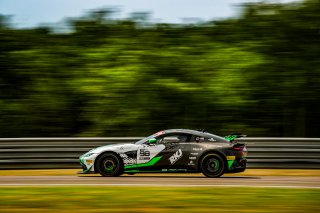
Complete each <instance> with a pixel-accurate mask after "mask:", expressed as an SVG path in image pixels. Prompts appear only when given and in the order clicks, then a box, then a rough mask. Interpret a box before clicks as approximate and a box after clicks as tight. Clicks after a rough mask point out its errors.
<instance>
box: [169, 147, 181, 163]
mask: <svg viewBox="0 0 320 213" xmlns="http://www.w3.org/2000/svg"><path fill="white" fill-rule="evenodd" d="M181 157H182V151H181V149H179V150H178V151H176V153H174V154H173V155H172V156H171V157H170V158H169V160H170V163H171V165H173V164H174V163H175V162H177V160H179V159H180V158H181Z"/></svg>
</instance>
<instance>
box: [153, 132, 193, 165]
mask: <svg viewBox="0 0 320 213" xmlns="http://www.w3.org/2000/svg"><path fill="white" fill-rule="evenodd" d="M190 138H191V135H190V134H186V133H170V134H166V135H162V136H159V137H157V144H162V145H164V146H165V149H164V150H163V151H162V152H161V155H162V160H161V162H159V165H161V168H162V169H183V168H186V164H187V161H188V157H189V153H190V146H189V141H190Z"/></svg>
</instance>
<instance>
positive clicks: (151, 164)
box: [124, 156, 161, 169]
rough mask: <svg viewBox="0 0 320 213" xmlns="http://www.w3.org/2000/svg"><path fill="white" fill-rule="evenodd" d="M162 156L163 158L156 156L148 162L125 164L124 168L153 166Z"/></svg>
mask: <svg viewBox="0 0 320 213" xmlns="http://www.w3.org/2000/svg"><path fill="white" fill-rule="evenodd" d="M160 158H161V156H159V157H154V158H152V159H151V160H150V161H149V162H147V163H140V164H135V165H128V166H125V167H124V169H132V168H139V167H145V166H153V165H154V164H155V163H157V162H158V161H159V160H160Z"/></svg>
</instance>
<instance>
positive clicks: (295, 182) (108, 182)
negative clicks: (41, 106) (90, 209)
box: [0, 174, 320, 188]
mask: <svg viewBox="0 0 320 213" xmlns="http://www.w3.org/2000/svg"><path fill="white" fill-rule="evenodd" d="M29 185H30V186H36V185H37V186H38V185H39V186H55V185H61V186H63V185H86V186H90V185H99V186H122V185H123V186H185V187H188V186H244V187H286V188H320V177H286V176H260V177H259V176H236V177H230V176H227V177H221V178H206V177H204V176H199V175H177V176H172V175H171V176H163V175H141V174H140V175H137V176H135V175H133V176H121V177H100V176H0V186H29Z"/></svg>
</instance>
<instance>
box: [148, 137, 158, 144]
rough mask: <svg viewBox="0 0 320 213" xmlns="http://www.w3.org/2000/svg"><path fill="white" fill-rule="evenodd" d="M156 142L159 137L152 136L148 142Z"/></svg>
mask: <svg viewBox="0 0 320 213" xmlns="http://www.w3.org/2000/svg"><path fill="white" fill-rule="evenodd" d="M155 142H157V139H155V138H151V139H149V140H148V143H155Z"/></svg>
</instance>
